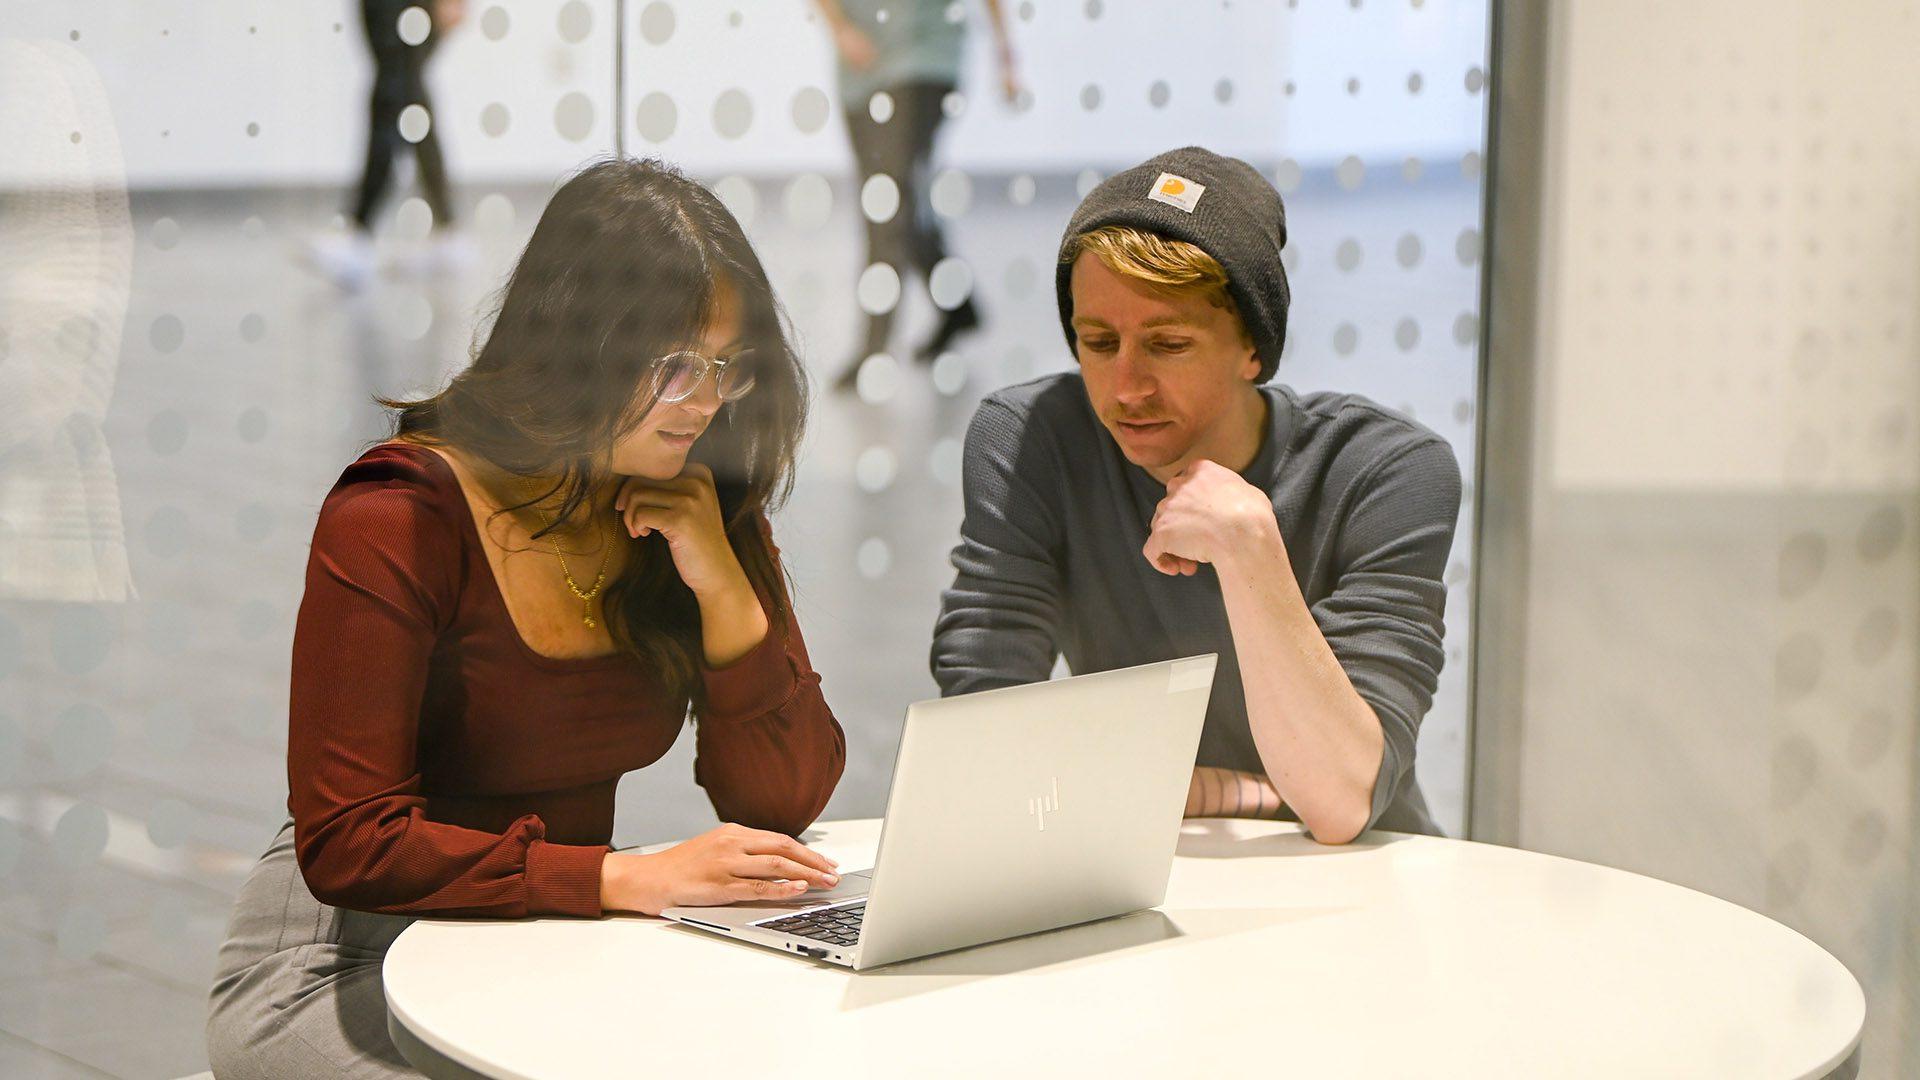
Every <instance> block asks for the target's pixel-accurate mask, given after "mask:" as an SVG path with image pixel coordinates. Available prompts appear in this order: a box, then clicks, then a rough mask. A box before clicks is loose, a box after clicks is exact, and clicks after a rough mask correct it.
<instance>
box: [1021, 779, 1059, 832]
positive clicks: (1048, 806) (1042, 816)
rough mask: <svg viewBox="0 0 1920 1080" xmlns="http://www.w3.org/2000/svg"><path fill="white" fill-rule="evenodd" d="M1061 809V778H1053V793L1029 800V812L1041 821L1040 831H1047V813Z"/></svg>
mask: <svg viewBox="0 0 1920 1080" xmlns="http://www.w3.org/2000/svg"><path fill="white" fill-rule="evenodd" d="M1059 809H1060V778H1059V777H1057V776H1056V777H1054V778H1053V794H1051V795H1036V796H1034V797H1033V798H1031V799H1028V800H1027V813H1029V814H1032V815H1033V816H1034V819H1035V820H1037V821H1038V822H1039V823H1040V831H1041V832H1046V831H1047V815H1048V814H1049V813H1056V812H1058V811H1059Z"/></svg>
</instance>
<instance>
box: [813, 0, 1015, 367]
mask: <svg viewBox="0 0 1920 1080" xmlns="http://www.w3.org/2000/svg"><path fill="white" fill-rule="evenodd" d="M817 2H818V4H819V6H820V11H821V13H822V14H823V15H824V16H825V17H826V20H827V25H828V28H829V30H830V31H831V33H832V35H833V47H834V52H835V55H836V57H837V58H838V69H837V70H838V75H839V85H840V104H841V108H842V109H844V110H845V112H846V118H847V136H848V139H849V140H850V141H851V142H852V144H853V156H854V163H855V165H856V167H857V168H858V170H859V172H858V178H859V180H860V182H861V184H862V185H863V186H864V185H865V184H866V183H867V181H868V180H869V178H871V177H874V176H886V177H888V178H890V179H891V180H892V181H893V183H894V185H895V187H896V189H897V190H898V192H899V208H898V209H897V210H896V211H895V212H894V213H893V214H892V215H890V216H888V217H886V218H885V219H883V220H880V221H874V220H871V219H869V220H868V221H867V257H866V260H865V263H864V265H872V264H874V263H886V264H887V265H889V266H891V267H893V269H894V270H895V271H897V272H898V273H899V274H900V275H901V276H902V277H903V278H904V277H905V276H906V273H907V271H909V270H912V271H914V272H915V273H917V274H919V276H920V280H921V281H922V282H923V283H926V284H929V285H930V284H931V280H932V275H933V268H934V265H935V264H937V263H939V262H940V260H942V259H944V258H946V257H947V244H946V237H944V236H943V235H942V234H941V231H940V226H939V224H938V223H937V222H936V221H935V220H934V215H933V207H932V205H931V204H930V203H929V202H928V199H927V188H928V173H929V171H930V166H931V163H932V159H933V145H934V140H935V138H936V136H937V135H938V134H939V131H940V124H941V122H942V121H943V120H945V119H946V117H947V112H946V102H947V97H948V95H950V94H952V93H954V91H955V90H957V89H958V88H959V85H960V63H961V57H962V55H963V54H964V51H965V44H966V20H965V17H964V16H965V9H964V6H963V5H961V4H959V3H954V2H950V0H817ZM985 6H986V11H987V16H988V21H989V24H990V25H991V26H992V28H993V41H994V57H995V62H996V64H997V65H998V68H999V75H1000V91H1001V94H1002V96H1003V97H1004V98H1005V100H1007V101H1008V102H1012V101H1014V100H1015V99H1016V98H1018V97H1019V95H1020V81H1019V75H1018V70H1017V67H1016V65H1015V62H1014V54H1013V43H1012V39H1011V38H1009V37H1008V35H1007V24H1006V16H1005V13H1004V12H1003V10H1002V8H1001V4H1000V0H985ZM882 95H884V96H882ZM897 311H898V306H897V305H895V306H892V307H889V308H888V309H887V310H885V311H882V312H878V313H871V312H870V313H868V315H867V325H866V329H865V332H864V335H863V337H862V339H861V345H860V347H859V349H858V351H857V352H856V353H855V354H854V356H853V357H852V358H851V359H850V360H849V361H848V363H847V365H846V367H845V369H844V370H842V371H841V373H840V376H839V377H838V378H837V379H836V380H835V382H834V386H835V388H836V389H840V390H847V389H851V388H852V387H853V384H854V381H855V378H856V377H857V376H858V375H859V372H860V366H861V364H863V363H864V362H865V361H866V359H867V357H869V356H872V355H873V354H874V353H878V352H885V351H886V350H887V344H888V342H889V340H890V339H891V338H892V336H893V326H894V315H895V314H896V312H897ZM979 326H980V310H979V308H978V307H977V306H976V305H975V304H974V302H973V298H972V297H971V296H969V297H967V298H966V299H965V300H963V301H962V302H961V303H960V304H959V305H958V306H956V307H954V308H953V309H951V310H947V311H943V312H942V313H941V318H940V323H939V325H938V326H937V327H936V328H935V329H934V332H933V334H932V335H931V336H930V337H928V338H927V339H926V340H925V341H924V342H922V343H921V344H920V345H919V346H918V347H917V348H915V350H914V356H915V358H916V359H918V360H920V361H921V362H922V363H931V362H932V361H933V360H934V359H935V358H936V357H938V356H939V355H940V354H941V353H943V352H945V351H946V350H947V349H948V348H949V347H950V346H951V345H952V344H953V342H954V340H955V339H956V338H958V337H959V336H960V335H961V334H964V333H967V332H968V331H971V330H974V329H977V328H978V327H979Z"/></svg>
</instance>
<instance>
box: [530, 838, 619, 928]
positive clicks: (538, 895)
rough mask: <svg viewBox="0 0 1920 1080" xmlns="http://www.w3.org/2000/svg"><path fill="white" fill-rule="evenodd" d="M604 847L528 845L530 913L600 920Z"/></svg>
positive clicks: (542, 841)
mask: <svg viewBox="0 0 1920 1080" xmlns="http://www.w3.org/2000/svg"><path fill="white" fill-rule="evenodd" d="M610 850H612V849H611V848H608V847H605V846H603V845H576V844H549V843H547V842H546V841H545V840H535V841H534V842H533V843H531V844H528V845H527V914H529V915H584V916H586V917H588V918H595V919H597V918H599V917H600V914H601V912H600V865H601V860H603V859H604V858H606V855H607V852H608V851H610Z"/></svg>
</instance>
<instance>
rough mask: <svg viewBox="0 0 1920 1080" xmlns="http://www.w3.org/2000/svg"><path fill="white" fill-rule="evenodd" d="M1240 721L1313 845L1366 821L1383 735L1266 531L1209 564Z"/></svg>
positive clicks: (1335, 840)
mask: <svg viewBox="0 0 1920 1080" xmlns="http://www.w3.org/2000/svg"><path fill="white" fill-rule="evenodd" d="M1215 569H1216V570H1217V571H1218V573H1219V575H1220V592H1221V595H1222V597H1223V598H1224V599H1225V601H1226V607H1227V621H1228V623H1229V624H1230V625H1231V627H1232V629H1233V644H1234V651H1235V652H1236V653H1237V654H1238V655H1239V657H1240V678H1241V682H1242V684H1243V685H1244V687H1245V690H1246V700H1247V722H1248V724H1249V726H1250V727H1251V728H1252V730H1253V742H1254V747H1255V749H1257V750H1258V751H1259V754H1260V761H1261V764H1262V765H1264V766H1265V767H1266V773H1267V777H1268V779H1269V780H1270V781H1271V782H1272V784H1273V787H1274V790H1275V791H1276V792H1278V794H1279V796H1280V798H1281V799H1283V800H1285V802H1286V804H1287V805H1288V806H1290V807H1292V808H1293V811H1294V813H1295V814H1297V815H1298V816H1299V818H1300V820H1301V822H1302V823H1304V824H1305V825H1306V826H1307V828H1308V829H1310V830H1311V831H1312V832H1313V835H1314V837H1315V838H1316V839H1318V840H1320V841H1321V842H1322V843H1329V844H1344V843H1346V842H1347V841H1349V840H1352V839H1353V838H1354V837H1355V836H1357V835H1358V834H1359V833H1360V831H1361V830H1362V829H1364V828H1365V827H1366V823H1367V818H1368V816H1369V814H1370V811H1371V809H1372V801H1373V785H1374V780H1375V778H1376V777H1377V776H1378V775H1379V770H1380V759H1381V755H1382V753H1384V751H1385V745H1386V740H1385V737H1384V736H1383V735H1382V733H1381V730H1380V721H1379V718H1377V717H1376V716H1374V713H1373V709H1372V708H1371V707H1370V706H1369V705H1368V704H1367V703H1366V702H1365V701H1364V700H1362V699H1361V697H1360V695H1359V694H1358V693H1356V692H1355V691H1354V689H1353V683H1352V682H1351V681H1349V680H1348V678H1347V673H1346V671H1345V670H1343V669H1342V668H1341V667H1340V661H1339V660H1338V659H1337V658H1336V657H1335V656H1334V655H1333V649H1332V648H1331V647H1330V646H1328V645H1327V639H1326V638H1325V637H1324V636H1322V635H1321V633H1320V628H1319V626H1318V625H1316V624H1315V623H1314V621H1313V613H1312V612H1311V611H1310V610H1308V608H1307V603H1306V598H1305V597H1303V596H1301V595H1300V587H1299V585H1298V583H1296V582H1295V581H1294V579H1293V573H1292V570H1291V567H1290V566H1289V565H1288V563H1287V558H1286V548H1285V547H1284V546H1283V545H1282V544H1281V541H1280V536H1279V533H1278V531H1277V530H1275V531H1274V532H1273V533H1272V534H1271V535H1270V536H1268V535H1262V536H1260V537H1258V538H1255V539H1254V540H1253V541H1252V542H1250V543H1248V544H1245V545H1242V546H1240V547H1239V548H1238V549H1237V550H1236V553H1235V555H1234V556H1233V558H1232V559H1231V560H1227V561H1224V562H1221V563H1217V564H1216V565H1215Z"/></svg>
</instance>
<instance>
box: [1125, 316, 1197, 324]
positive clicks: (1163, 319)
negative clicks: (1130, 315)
mask: <svg viewBox="0 0 1920 1080" xmlns="http://www.w3.org/2000/svg"><path fill="white" fill-rule="evenodd" d="M1140 325H1141V326H1199V325H1200V324H1199V323H1198V322H1196V321H1195V320H1193V319H1190V318H1188V317H1187V316H1185V315H1161V316H1158V317H1157V318H1152V319H1148V320H1147V321H1146V322H1143V323H1141V324H1140Z"/></svg>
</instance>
